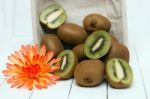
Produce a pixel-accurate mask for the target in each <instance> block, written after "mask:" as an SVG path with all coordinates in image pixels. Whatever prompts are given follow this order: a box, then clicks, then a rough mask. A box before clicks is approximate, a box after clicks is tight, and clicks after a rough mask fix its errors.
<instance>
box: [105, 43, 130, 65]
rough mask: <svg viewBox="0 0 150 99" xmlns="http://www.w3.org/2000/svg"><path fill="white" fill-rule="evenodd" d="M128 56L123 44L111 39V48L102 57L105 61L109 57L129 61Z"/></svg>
mask: <svg viewBox="0 0 150 99" xmlns="http://www.w3.org/2000/svg"><path fill="white" fill-rule="evenodd" d="M129 57H130V55H129V50H128V48H127V47H126V46H125V45H123V44H121V43H119V42H116V41H112V45H111V48H110V50H109V52H108V53H107V54H106V56H104V58H103V59H104V61H105V63H106V62H107V61H108V60H109V59H112V58H121V59H124V60H125V61H127V62H128V63H129Z"/></svg>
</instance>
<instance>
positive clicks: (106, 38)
mask: <svg viewBox="0 0 150 99" xmlns="http://www.w3.org/2000/svg"><path fill="white" fill-rule="evenodd" d="M110 47H111V37H110V35H109V34H108V33H107V32H106V31H95V32H94V33H92V34H91V35H90V36H89V37H88V38H87V40H86V41H85V44H84V52H85V55H86V56H87V57H88V58H90V59H98V58H101V57H103V56H104V55H105V54H106V53H107V52H108V51H109V49H110Z"/></svg>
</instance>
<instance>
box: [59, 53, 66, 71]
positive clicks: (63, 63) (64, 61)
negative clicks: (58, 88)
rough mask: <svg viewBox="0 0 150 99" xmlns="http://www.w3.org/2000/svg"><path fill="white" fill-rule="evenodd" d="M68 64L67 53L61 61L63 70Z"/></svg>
mask: <svg viewBox="0 0 150 99" xmlns="http://www.w3.org/2000/svg"><path fill="white" fill-rule="evenodd" d="M66 65H67V56H66V55H65V56H64V57H63V59H62V63H61V69H60V70H61V71H63V69H64V67H65V66H66Z"/></svg>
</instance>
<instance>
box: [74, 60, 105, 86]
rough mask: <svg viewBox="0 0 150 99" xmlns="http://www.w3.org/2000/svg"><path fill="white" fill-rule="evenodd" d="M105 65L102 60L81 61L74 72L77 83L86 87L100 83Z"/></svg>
mask: <svg viewBox="0 0 150 99" xmlns="http://www.w3.org/2000/svg"><path fill="white" fill-rule="evenodd" d="M104 67H105V65H104V63H103V62H102V61H101V60H84V61H81V62H80V63H79V64H78V65H77V67H76V69H75V72H74V77H75V80H76V83H77V84H78V85H80V86H85V87H92V86H96V85H98V84H100V83H101V81H102V80H103V76H104Z"/></svg>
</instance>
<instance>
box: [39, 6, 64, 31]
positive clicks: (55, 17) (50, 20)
mask: <svg viewBox="0 0 150 99" xmlns="http://www.w3.org/2000/svg"><path fill="white" fill-rule="evenodd" d="M66 18H67V16H66V13H65V10H64V9H63V8H62V7H61V6H60V5H58V4H52V5H49V6H48V7H46V8H45V9H44V10H43V11H42V12H41V13H40V23H41V25H42V27H47V28H49V29H56V28H58V27H59V26H60V25H62V24H63V23H64V22H65V20H66Z"/></svg>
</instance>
